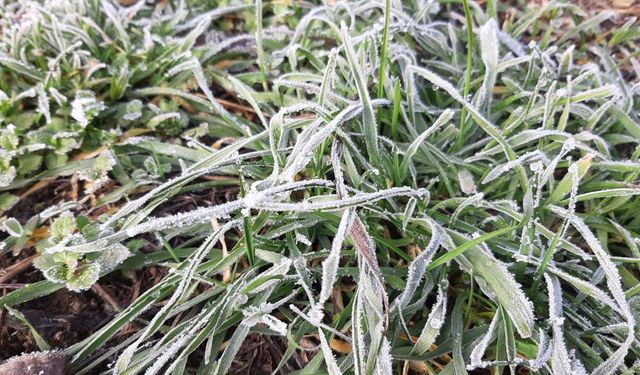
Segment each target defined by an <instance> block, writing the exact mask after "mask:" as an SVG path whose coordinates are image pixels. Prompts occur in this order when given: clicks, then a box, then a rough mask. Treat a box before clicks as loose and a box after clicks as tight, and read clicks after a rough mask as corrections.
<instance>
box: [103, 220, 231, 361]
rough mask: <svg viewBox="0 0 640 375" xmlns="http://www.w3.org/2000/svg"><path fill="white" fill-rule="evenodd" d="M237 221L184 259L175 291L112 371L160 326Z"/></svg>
mask: <svg viewBox="0 0 640 375" xmlns="http://www.w3.org/2000/svg"><path fill="white" fill-rule="evenodd" d="M239 224H240V222H239V221H237V220H236V221H230V222H228V223H225V224H224V225H222V226H221V227H220V229H218V230H217V231H216V232H214V233H213V234H211V235H210V236H209V237H208V238H207V239H206V240H205V241H204V242H203V243H202V245H200V247H199V248H198V249H197V250H196V251H195V253H194V254H193V255H192V256H191V257H189V259H188V260H187V261H186V268H185V270H184V276H183V277H182V279H181V280H180V283H179V284H178V286H177V287H176V289H175V291H174V292H173V294H172V295H171V298H169V300H168V301H167V302H166V304H165V305H164V306H163V307H162V309H161V310H160V311H159V312H158V313H157V314H156V315H155V316H154V317H153V319H152V320H151V322H149V324H148V325H147V326H146V328H145V329H144V331H143V332H142V334H141V335H140V337H138V339H137V340H136V341H135V342H133V343H132V344H131V345H129V346H128V347H127V348H126V349H125V350H124V351H123V352H122V354H121V355H120V357H119V358H118V361H117V363H116V366H115V368H114V373H120V372H122V371H124V370H125V369H126V368H127V367H128V365H129V362H130V361H131V358H132V357H133V355H134V354H135V352H136V350H137V349H138V347H139V346H140V344H142V342H143V341H144V340H146V339H147V338H148V337H149V336H151V335H152V334H153V333H154V332H155V331H156V330H157V329H159V328H160V325H161V324H162V322H164V320H165V319H166V318H167V316H168V314H169V313H170V312H171V311H172V309H173V307H174V305H175V304H176V303H177V302H178V300H179V299H180V298H182V296H183V294H184V292H185V291H186V290H187V289H188V286H189V284H190V283H191V279H192V278H193V276H194V275H195V272H196V268H197V267H198V265H199V264H200V262H201V261H202V259H204V257H205V256H206V255H207V254H208V253H209V250H210V249H211V248H212V247H213V246H214V245H215V244H216V243H217V242H218V241H219V240H220V238H222V236H224V235H225V233H226V232H227V231H228V230H230V229H231V228H233V227H235V226H237V225H239Z"/></svg>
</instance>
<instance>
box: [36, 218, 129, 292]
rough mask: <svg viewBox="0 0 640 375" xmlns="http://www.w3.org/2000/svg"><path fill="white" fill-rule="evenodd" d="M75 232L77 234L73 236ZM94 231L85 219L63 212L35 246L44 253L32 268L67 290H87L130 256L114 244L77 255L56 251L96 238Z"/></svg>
mask: <svg viewBox="0 0 640 375" xmlns="http://www.w3.org/2000/svg"><path fill="white" fill-rule="evenodd" d="M76 231H79V233H76ZM97 232H98V228H97V226H96V225H95V224H92V223H90V222H89V220H88V219H87V218H86V217H83V216H81V217H78V218H77V219H76V218H75V217H74V216H73V214H71V213H70V212H66V213H63V214H62V215H60V216H59V217H58V218H56V219H55V220H54V221H53V223H52V224H51V235H50V237H49V238H48V239H46V240H44V241H43V242H41V243H39V244H38V245H39V246H38V247H46V248H47V249H48V250H46V251H45V252H44V253H43V254H42V255H41V256H40V257H39V258H38V259H36V261H35V262H34V265H35V266H36V267H37V268H38V269H40V270H41V271H42V273H43V274H44V276H45V277H46V278H47V279H48V280H50V281H53V282H56V283H64V284H65V286H66V287H67V288H68V289H69V290H73V291H82V290H85V289H89V288H90V287H91V285H93V284H94V283H95V282H96V281H97V280H98V278H99V277H100V275H101V274H104V273H107V272H110V271H112V270H113V269H115V268H116V267H117V266H118V265H119V264H120V263H122V262H123V261H124V260H125V259H127V258H128V257H129V255H130V252H129V249H128V248H127V247H126V246H124V245H122V244H114V245H112V246H109V247H107V248H105V249H102V250H101V251H97V252H89V253H81V252H72V251H65V250H62V251H58V250H57V249H58V247H56V245H64V244H80V243H84V242H86V241H87V237H88V238H94V237H95V236H96V235H97Z"/></svg>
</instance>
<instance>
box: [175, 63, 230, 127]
mask: <svg viewBox="0 0 640 375" xmlns="http://www.w3.org/2000/svg"><path fill="white" fill-rule="evenodd" d="M183 71H190V72H191V73H192V74H193V76H194V77H195V78H196V82H197V83H198V86H199V87H200V90H202V92H204V94H205V96H206V97H207V99H208V100H209V103H211V106H212V108H213V109H214V110H215V111H216V112H218V113H220V114H223V115H225V116H226V117H227V118H231V117H230V116H229V115H228V113H227V110H226V109H224V108H223V107H222V106H221V105H220V103H218V101H217V100H216V99H215V97H214V96H213V92H211V89H210V88H209V84H208V83H207V79H206V78H205V76H204V71H203V70H202V65H200V61H198V59H197V58H195V57H191V58H190V59H189V60H187V61H185V62H182V63H180V64H178V65H176V66H174V67H173V68H171V69H169V71H167V74H166V75H167V77H171V76H173V75H176V74H178V73H180V72H183Z"/></svg>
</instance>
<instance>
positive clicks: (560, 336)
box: [544, 273, 571, 375]
mask: <svg viewBox="0 0 640 375" xmlns="http://www.w3.org/2000/svg"><path fill="white" fill-rule="evenodd" d="M544 279H545V281H546V283H547V290H548V291H549V321H550V322H551V327H552V330H553V352H552V354H551V369H552V370H553V373H554V374H558V375H571V363H570V362H569V353H568V352H567V347H566V345H565V342H564V333H563V328H562V326H563V323H564V318H563V317H562V289H560V282H559V281H558V279H557V278H556V277H554V276H549V275H548V274H547V273H545V274H544Z"/></svg>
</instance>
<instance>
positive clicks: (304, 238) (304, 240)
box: [296, 231, 312, 246]
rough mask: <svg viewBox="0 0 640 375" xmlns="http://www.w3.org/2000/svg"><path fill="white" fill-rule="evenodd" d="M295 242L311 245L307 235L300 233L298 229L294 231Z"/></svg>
mask: <svg viewBox="0 0 640 375" xmlns="http://www.w3.org/2000/svg"><path fill="white" fill-rule="evenodd" d="M296 242H298V243H301V244H303V245H306V246H311V245H312V243H311V241H310V240H309V237H307V236H305V235H304V234H302V233H300V232H298V231H296Z"/></svg>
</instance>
